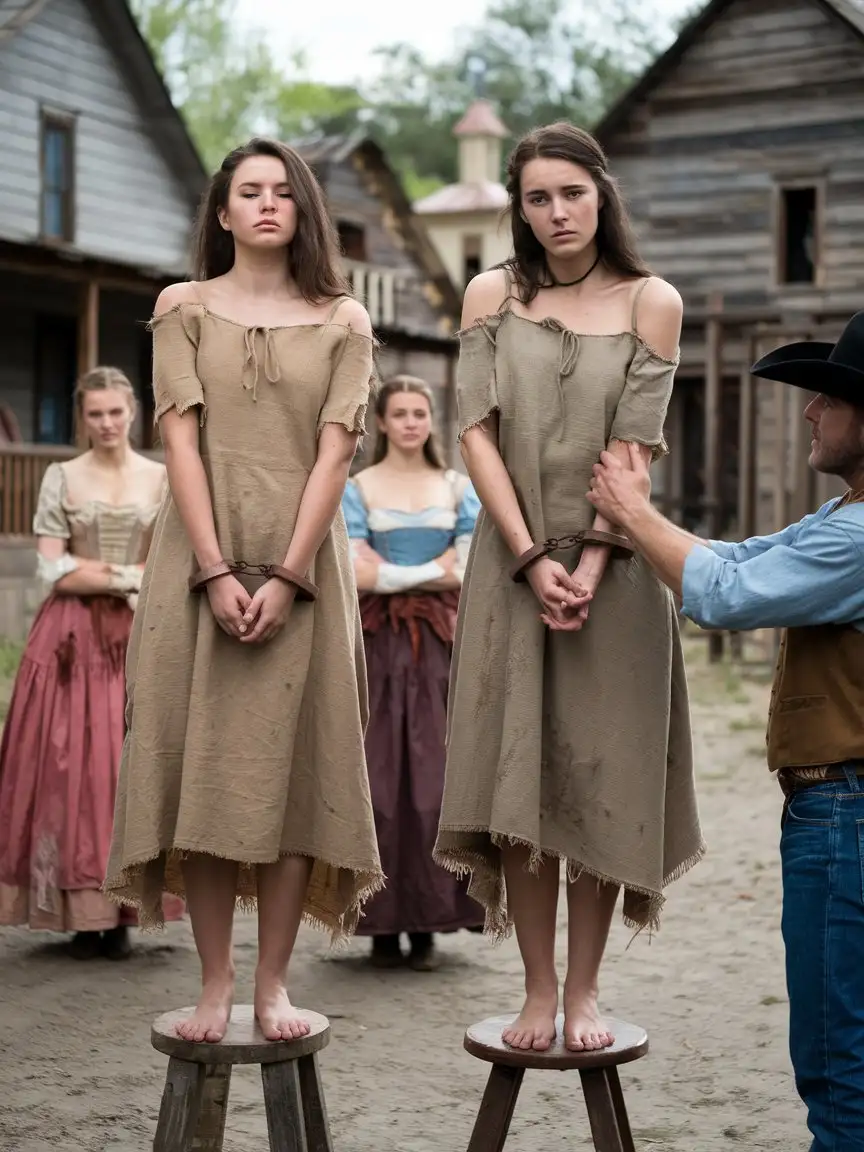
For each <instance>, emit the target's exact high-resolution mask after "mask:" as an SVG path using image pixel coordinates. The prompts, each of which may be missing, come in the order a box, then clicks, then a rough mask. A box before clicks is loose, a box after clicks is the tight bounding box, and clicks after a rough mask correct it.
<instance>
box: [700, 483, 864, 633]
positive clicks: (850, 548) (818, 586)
mask: <svg viewBox="0 0 864 1152" xmlns="http://www.w3.org/2000/svg"><path fill="white" fill-rule="evenodd" d="M836 505H837V501H836V500H829V502H828V503H827V504H823V505H822V507H821V508H820V509H819V511H818V512H814V513H813V514H812V515H811V516H805V517H804V519H803V520H799V521H798V523H797V524H790V525H789V527H788V528H784V529H783V531H782V532H775V533H774V535H773V536H754V537H752V539H750V540H745V541H744V542H743V543H741V544H726V543H724V542H723V541H722V540H709V541H708V547H707V548H706V547H703V546H700V545H697V546H696V547H695V548H694V549H693V550H692V552H691V553H690V555H689V556H688V557H687V560H686V561H685V564H684V579H683V588H682V592H683V611H684V615H685V616H689V617H690V619H691V620H693V621H695V622H696V623H697V624H700V625H701V626H702V627H703V628H725V629H729V630H730V631H747V630H748V629H751V628H800V627H805V626H807V625H813V624H852V625H854V626H855V627H856V628H858V629H859V630H860V631H862V632H864V504H859V503H856V504H846V505H845V506H844V507H843V508H840V509H839V510H838V511H836V512H831V509H832V508H834V507H836ZM829 513H831V514H830V515H829Z"/></svg>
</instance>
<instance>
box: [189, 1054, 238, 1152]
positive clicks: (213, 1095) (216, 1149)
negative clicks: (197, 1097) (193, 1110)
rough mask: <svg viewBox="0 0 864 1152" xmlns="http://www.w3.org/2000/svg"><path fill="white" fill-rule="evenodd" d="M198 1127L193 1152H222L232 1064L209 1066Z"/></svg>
mask: <svg viewBox="0 0 864 1152" xmlns="http://www.w3.org/2000/svg"><path fill="white" fill-rule="evenodd" d="M205 1067H206V1073H205V1077H204V1089H203V1092H202V1095H201V1111H200V1113H199V1116H198V1127H197V1128H196V1129H195V1138H194V1139H193V1141H192V1152H222V1142H223V1140H224V1139H225V1119H226V1117H227V1115H228V1092H229V1090H230V1088H231V1065H230V1064H207V1065H205Z"/></svg>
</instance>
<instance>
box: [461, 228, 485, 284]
mask: <svg viewBox="0 0 864 1152" xmlns="http://www.w3.org/2000/svg"><path fill="white" fill-rule="evenodd" d="M482 260H483V237H482V236H465V237H463V239H462V283H463V285H465V286H466V287H467V285H468V283H469V281H471V280H473V279H474V277H475V276H478V275H479V274H480V272H482V271H483V263H482Z"/></svg>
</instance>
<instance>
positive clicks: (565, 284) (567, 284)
mask: <svg viewBox="0 0 864 1152" xmlns="http://www.w3.org/2000/svg"><path fill="white" fill-rule="evenodd" d="M599 263H600V253H599V252H598V253H597V258H596V260H595V261H594V263H593V264H592V265H591V267H590V268H589V269H588V271H587V272H586V273H585V274H584V276H580V277H579V278H578V279H577V280H559V279H558V278H557V277H556V276H555V273H554V272H553V271H552V269H551V268H550V267H549V266H548V264H547V266H546V271H547V272H548V273H549V279H550V280H551V281H552V287H553V288H572V287H573V286H574V285H575V284H581V283H582V281H583V280H587V279H588V277H589V276H590V275H591V273H592V272H593V271H594V269H595V268H596V267H597V265H598V264H599Z"/></svg>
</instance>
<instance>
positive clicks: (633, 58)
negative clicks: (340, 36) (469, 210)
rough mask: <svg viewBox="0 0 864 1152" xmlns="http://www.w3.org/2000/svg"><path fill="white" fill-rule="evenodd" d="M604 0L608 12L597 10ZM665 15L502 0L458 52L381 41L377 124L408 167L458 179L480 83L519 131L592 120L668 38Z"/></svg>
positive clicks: (621, 4)
mask: <svg viewBox="0 0 864 1152" xmlns="http://www.w3.org/2000/svg"><path fill="white" fill-rule="evenodd" d="M601 7H602V22H601V20H600V19H599V18H598V17H595V18H592V8H593V10H594V11H595V12H599V10H600V9H601ZM657 25H658V21H657V19H656V12H654V11H652V8H651V5H650V4H649V3H646V2H645V0H604V2H603V4H602V6H601V5H599V4H596V3H594V4H593V5H592V4H590V3H589V2H588V0H581V2H580V3H576V4H574V3H573V0H570V2H569V3H568V2H567V0H532V2H531V3H530V4H526V3H524V0H496V2H495V3H493V4H492V5H491V7H490V8H489V9H488V11H487V14H486V17H485V19H484V21H483V22H482V24H480V25H478V26H477V27H476V28H472V29H470V30H468V32H467V34H466V35H465V36H463V37H462V40H461V43H460V44H459V46H458V50H457V52H456V54H455V56H454V58H453V59H452V60H450V61H446V62H443V63H429V62H427V61H426V60H425V59H424V58H423V56H422V54H421V53H420V52H419V51H418V50H417V49H416V48H414V47H412V46H410V45H407V44H396V45H393V46H391V47H388V48H385V49H381V50H380V54H381V56H382V57H383V68H382V72H381V76H380V78H379V80H378V81H377V82H376V83H375V84H374V85H373V86H372V88H371V90H370V92H369V94H368V95H369V104H370V119H369V125H370V129H371V131H372V132H373V134H375V135H376V136H377V138H378V139H379V142H380V143H381V144H382V146H383V147H384V148H385V150H386V151H387V153H388V155H389V156H390V157H391V159H393V160H394V161H395V162H396V163H397V164H398V165H399V166H400V167H401V168H402V170H403V172H405V171H407V172H408V173H409V174H411V175H413V176H415V177H416V178H417V179H418V180H422V181H425V182H427V183H428V182H430V181H435V180H437V181H439V182H445V183H446V182H450V181H453V180H455V179H456V167H455V166H456V150H455V148H454V146H453V139H452V135H451V133H452V129H453V126H454V124H455V123H456V121H457V120H458V118H459V117H460V116H461V114H462V113H463V112H464V110H465V108H466V106H467V104H468V103H469V102H470V101H471V99H473V97H474V96H475V95H477V94H478V92H480V93H482V94H483V95H484V96H486V97H487V98H488V99H489V100H491V101H492V103H493V104H494V105H495V107H496V108H497V110H498V112H499V114H500V116H501V118H502V120H503V121H504V123H505V124H506V126H507V128H508V129H509V130H510V133H511V135H512V137H517V136H519V135H521V134H523V133H524V132H526V131H527V130H528V129H529V128H531V127H534V126H535V125H537V124H544V123H550V122H552V121H554V120H558V119H568V120H572V121H575V122H576V123H579V124H583V125H585V126H587V127H590V126H591V125H592V124H593V123H595V122H596V121H597V120H598V119H599V118H600V116H601V115H602V113H603V111H604V110H605V109H606V108H607V107H608V106H609V105H610V104H611V103H612V102H613V101H614V100H615V99H617V97H618V96H620V95H621V93H622V92H623V91H624V89H625V88H627V87H628V86H629V85H630V84H631V83H632V82H633V80H634V79H635V78H636V77H637V76H638V75H639V73H640V72H641V71H642V70H643V69H644V68H645V67H647V65H648V63H649V62H650V61H651V59H652V58H653V56H654V55H655V54H656V52H657V51H658V50H659V48H660V47H661V44H662V32H661V33H660V35H659V36H658V34H657V32H656V31H655V29H656V28H657Z"/></svg>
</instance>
